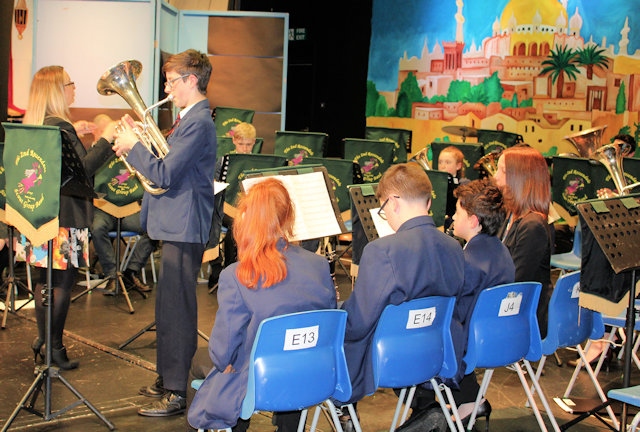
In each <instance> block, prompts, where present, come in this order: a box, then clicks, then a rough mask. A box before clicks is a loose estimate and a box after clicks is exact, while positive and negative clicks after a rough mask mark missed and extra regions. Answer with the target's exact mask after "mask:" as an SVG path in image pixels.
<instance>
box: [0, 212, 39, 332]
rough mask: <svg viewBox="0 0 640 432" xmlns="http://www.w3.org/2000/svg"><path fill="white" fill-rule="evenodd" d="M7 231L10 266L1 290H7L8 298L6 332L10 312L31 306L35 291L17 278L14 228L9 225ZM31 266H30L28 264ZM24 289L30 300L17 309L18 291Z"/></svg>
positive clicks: (5, 303) (5, 311) (4, 315)
mask: <svg viewBox="0 0 640 432" xmlns="http://www.w3.org/2000/svg"><path fill="white" fill-rule="evenodd" d="M7 230H8V234H9V236H8V241H7V248H8V251H9V266H8V267H7V278H6V280H5V281H4V283H3V284H2V286H0V290H2V288H6V289H7V298H6V299H5V301H4V314H3V317H2V329H3V330H4V329H5V328H6V327H7V314H8V313H9V311H11V312H13V313H15V312H18V311H19V310H20V309H22V308H23V307H25V306H26V305H28V304H29V302H31V301H33V291H31V289H29V287H28V286H27V285H25V284H24V282H22V281H21V280H20V279H18V278H16V275H15V266H14V265H13V252H14V251H13V238H14V236H13V226H12V225H9V224H7ZM27 265H29V264H27ZM18 288H20V289H23V290H24V291H26V292H27V293H28V294H29V297H30V299H29V300H28V301H26V302H24V303H23V304H22V305H20V306H19V307H18V308H16V303H15V302H16V289H18Z"/></svg>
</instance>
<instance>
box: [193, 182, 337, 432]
mask: <svg viewBox="0 0 640 432" xmlns="http://www.w3.org/2000/svg"><path fill="white" fill-rule="evenodd" d="M238 212H239V215H240V216H239V217H237V218H236V220H235V222H234V228H235V231H236V241H237V244H238V261H237V262H236V263H234V264H232V265H230V266H229V267H227V268H225V269H224V270H223V271H222V273H220V284H219V288H218V304H219V307H218V312H217V315H216V319H215V323H214V326H213V330H212V331H211V338H210V340H209V348H208V350H207V349H206V348H200V349H199V350H198V351H196V354H195V356H194V357H193V361H192V364H191V369H190V372H189V375H190V376H189V382H190V381H191V380H193V379H202V378H205V376H206V379H205V381H204V383H203V384H202V386H201V387H200V389H199V390H198V391H197V393H195V395H194V391H193V389H191V388H190V387H189V389H188V391H187V404H188V406H189V414H188V421H189V423H190V424H191V426H193V427H197V428H204V429H224V428H226V427H233V431H234V432H239V431H245V430H247V428H248V427H249V420H242V419H239V417H240V408H241V405H242V400H243V399H244V396H245V393H246V390H247V389H246V386H247V380H248V361H249V358H250V354H251V348H252V346H253V341H254V339H255V337H256V332H257V330H258V325H259V324H260V322H262V320H264V319H265V318H269V317H272V316H276V315H282V314H288V313H293V312H301V311H307V310H317V309H327V308H336V307H337V304H336V291H335V288H334V284H333V280H332V278H331V274H330V271H329V263H328V261H327V260H326V259H325V258H323V257H321V256H319V255H316V254H314V253H311V252H309V251H306V250H304V249H303V248H301V247H299V246H295V245H293V244H291V243H289V241H288V239H289V238H291V237H292V232H293V225H294V217H295V213H294V210H293V204H292V202H291V198H290V197H289V193H288V192H287V190H286V188H285V187H284V185H283V184H282V183H281V182H280V181H279V180H277V179H274V178H267V179H265V180H264V181H262V182H260V183H257V184H255V185H254V186H252V187H251V189H249V191H248V193H247V194H246V195H244V196H242V197H241V198H240V202H239V204H238ZM191 401H193V402H192V403H191ZM299 417H300V412H298V411H295V412H292V413H281V414H278V415H277V420H276V424H277V426H278V431H279V432H293V431H296V430H297V427H298V420H299Z"/></svg>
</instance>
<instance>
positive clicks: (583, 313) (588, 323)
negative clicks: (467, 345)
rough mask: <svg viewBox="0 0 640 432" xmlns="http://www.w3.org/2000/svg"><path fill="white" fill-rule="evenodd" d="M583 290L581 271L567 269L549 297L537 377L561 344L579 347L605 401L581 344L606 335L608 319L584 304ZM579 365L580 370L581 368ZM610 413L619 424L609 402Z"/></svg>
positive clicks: (575, 373)
mask: <svg viewBox="0 0 640 432" xmlns="http://www.w3.org/2000/svg"><path fill="white" fill-rule="evenodd" d="M579 294H580V272H579V271H576V272H573V273H566V274H564V275H562V276H560V277H559V278H558V280H557V282H556V286H555V288H554V290H553V293H552V294H551V299H550V300H549V317H548V326H547V336H546V337H545V338H544V339H543V340H542V342H541V345H542V358H541V359H540V362H539V363H538V369H537V370H536V380H539V379H540V376H541V375H542V370H543V368H544V364H545V360H546V358H547V356H549V355H551V354H553V353H555V352H556V350H558V349H559V348H575V350H576V351H577V352H578V354H579V356H580V359H582V364H585V365H587V366H586V368H587V372H589V373H590V376H591V377H592V382H593V384H594V387H595V388H596V391H597V393H598V396H599V397H600V400H601V401H602V402H605V401H606V396H605V394H604V392H603V391H602V388H601V387H600V385H599V384H598V382H597V379H596V377H595V375H594V374H593V372H592V371H590V370H589V369H591V366H590V365H589V363H588V362H587V359H586V357H585V353H586V351H585V350H583V349H582V347H581V345H580V344H582V343H584V342H585V341H589V340H590V339H600V338H602V336H603V335H604V323H603V321H602V315H601V314H600V313H599V312H595V311H593V310H591V309H586V308H582V307H580V304H579ZM587 347H588V346H587ZM579 367H580V366H577V367H576V371H578V370H579ZM576 371H574V376H573V377H572V381H570V387H573V385H572V382H575V379H576V378H577V375H578V374H577V372H576ZM570 387H569V386H568V387H567V388H568V389H570ZM531 393H532V394H533V393H535V388H531ZM569 393H570V390H569V391H568V392H567V391H565V395H564V397H565V398H566V397H568V396H569ZM607 413H608V414H609V417H610V418H611V421H612V422H613V424H614V425H615V427H616V428H617V427H618V426H617V424H618V423H617V419H616V416H615V414H614V413H613V410H612V409H611V407H610V406H607Z"/></svg>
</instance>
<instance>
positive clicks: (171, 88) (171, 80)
mask: <svg viewBox="0 0 640 432" xmlns="http://www.w3.org/2000/svg"><path fill="white" fill-rule="evenodd" d="M189 75H191V74H185V75H180V76H179V77H176V78H173V79H170V80H167V81H165V82H164V86H165V87H166V88H168V89H169V91H171V90H173V83H174V82H176V81H178V80H179V79H184V78H186V77H188V76H189Z"/></svg>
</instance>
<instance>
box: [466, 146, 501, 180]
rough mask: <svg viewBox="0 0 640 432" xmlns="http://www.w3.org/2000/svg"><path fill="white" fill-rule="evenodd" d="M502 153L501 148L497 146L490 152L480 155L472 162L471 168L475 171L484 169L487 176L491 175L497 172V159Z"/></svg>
mask: <svg viewBox="0 0 640 432" xmlns="http://www.w3.org/2000/svg"><path fill="white" fill-rule="evenodd" d="M501 153H502V149H501V148H497V149H495V150H493V151H492V152H490V153H487V154H486V155H484V156H482V157H481V158H480V159H478V160H477V161H476V163H475V164H473V169H474V170H476V171H484V172H486V173H487V174H488V175H489V177H493V176H494V175H495V174H496V172H498V159H500V154H501Z"/></svg>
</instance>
